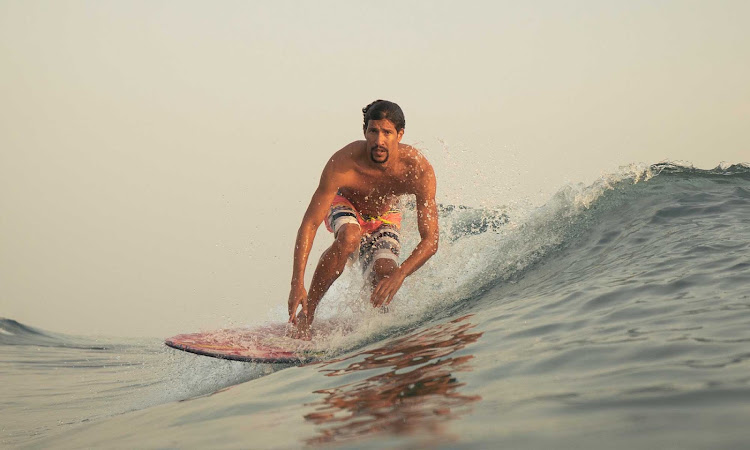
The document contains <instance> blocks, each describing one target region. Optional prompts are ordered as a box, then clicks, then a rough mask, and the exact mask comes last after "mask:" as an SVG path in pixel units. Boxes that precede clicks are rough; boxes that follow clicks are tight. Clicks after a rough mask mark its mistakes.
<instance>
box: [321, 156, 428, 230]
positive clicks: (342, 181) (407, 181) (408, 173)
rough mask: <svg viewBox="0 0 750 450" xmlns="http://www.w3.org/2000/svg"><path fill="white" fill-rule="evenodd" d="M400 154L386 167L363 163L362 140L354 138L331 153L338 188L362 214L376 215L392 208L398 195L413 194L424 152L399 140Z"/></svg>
mask: <svg viewBox="0 0 750 450" xmlns="http://www.w3.org/2000/svg"><path fill="white" fill-rule="evenodd" d="M399 150H400V151H399V158H398V161H397V162H396V164H393V165H392V166H391V167H389V168H388V169H387V170H381V169H379V168H371V167H368V166H367V165H366V162H367V159H366V158H368V154H367V151H366V147H365V141H357V142H353V143H352V144H350V145H349V146H347V147H345V148H344V149H342V150H341V151H339V152H338V153H337V154H336V155H334V159H336V160H337V163H338V164H337V166H338V167H337V169H339V170H337V172H339V177H337V178H338V181H339V182H338V186H339V188H338V192H339V194H340V195H342V196H343V197H345V198H346V199H347V200H349V201H350V202H352V204H353V205H354V207H355V208H357V210H358V211H359V212H360V213H362V214H365V215H369V216H379V215H382V214H384V213H385V212H387V211H388V210H389V209H392V208H393V206H394V205H395V203H396V202H397V201H398V198H399V197H400V196H401V195H405V194H415V193H416V190H417V187H418V182H419V178H420V174H421V173H422V170H423V167H422V164H423V162H424V161H425V159H424V156H422V154H421V153H419V151H418V150H416V149H415V148H413V147H411V146H408V145H404V144H399Z"/></svg>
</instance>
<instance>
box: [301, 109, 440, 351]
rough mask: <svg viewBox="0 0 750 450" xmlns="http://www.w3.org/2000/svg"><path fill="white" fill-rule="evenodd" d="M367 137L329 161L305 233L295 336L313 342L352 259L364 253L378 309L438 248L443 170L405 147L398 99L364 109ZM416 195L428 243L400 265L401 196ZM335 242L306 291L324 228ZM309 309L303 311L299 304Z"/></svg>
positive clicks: (422, 231) (419, 222) (306, 218)
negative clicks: (317, 322) (438, 173)
mask: <svg viewBox="0 0 750 450" xmlns="http://www.w3.org/2000/svg"><path fill="white" fill-rule="evenodd" d="M362 113H363V114H364V126H363V129H364V135H365V140H363V141H355V142H352V143H351V144H349V145H347V146H345V147H344V148H342V149H341V150H339V151H338V152H336V153H335V154H334V155H333V156H332V157H331V159H330V161H328V164H326V166H325V168H324V169H323V174H322V175H321V177H320V184H319V185H318V188H317V189H316V191H315V193H314V194H313V197H312V200H311V201H310V205H309V206H308V207H307V211H306V212H305V216H304V218H303V219H302V225H300V228H299V231H298V233H297V241H296V246H295V249H294V269H293V273H292V286H291V292H290V293H289V321H290V322H291V323H292V324H294V325H295V328H294V330H293V332H292V336H293V337H296V338H302V339H310V326H311V324H312V322H313V319H314V317H315V309H316V308H317V307H318V303H319V302H320V299H321V298H323V295H324V294H325V293H326V291H328V288H330V287H331V284H333V282H334V281H335V280H336V279H337V278H338V277H339V275H341V272H343V270H344V266H345V265H346V262H347V260H348V259H349V257H350V255H353V254H354V253H355V252H358V254H359V257H360V258H361V260H362V265H363V267H364V270H365V273H368V274H371V276H372V285H373V292H372V295H371V297H370V302H371V303H372V305H373V306H374V307H384V306H387V305H388V304H389V303H390V302H391V300H393V296H394V295H396V292H397V291H398V289H399V288H400V287H401V284H402V283H403V282H404V278H406V277H407V276H409V275H411V274H412V273H413V272H414V271H415V270H417V269H419V268H420V267H421V266H422V265H423V264H424V263H425V262H426V261H427V260H428V259H429V258H430V257H431V256H432V255H434V254H435V252H436V251H437V248H438V214H437V205H436V203H435V172H434V171H433V169H432V166H431V165H430V163H429V162H428V161H427V159H425V157H424V156H423V155H422V154H421V153H420V152H419V151H417V150H416V149H415V148H413V147H411V146H409V145H405V144H401V138H402V137H403V135H404V127H405V125H406V122H405V120H404V113H403V112H402V111H401V108H400V107H399V106H398V105H397V104H395V103H392V102H389V101H385V100H377V101H375V102H373V103H371V104H370V105H368V106H366V107H365V108H363V109H362ZM408 194H411V195H415V196H416V205H417V225H418V227H419V234H420V236H421V238H422V240H421V241H420V242H419V244H418V245H417V247H416V248H415V249H414V251H413V252H412V254H411V255H410V256H409V257H408V258H406V260H405V261H404V262H403V264H401V266H399V265H398V255H399V251H400V249H401V245H400V236H399V231H400V228H401V213H400V212H399V211H397V210H395V209H394V208H395V206H396V203H397V201H398V197H399V196H401V195H408ZM323 220H325V221H326V228H328V230H329V231H332V232H333V234H334V242H333V244H332V245H331V247H330V248H328V249H327V250H326V251H325V252H323V255H322V256H321V257H320V261H319V262H318V267H317V269H316V270H315V273H314V275H313V279H312V282H311V284H310V292H309V293H308V292H306V291H305V286H304V279H305V265H306V264H307V258H308V256H309V255H310V249H311V247H312V243H313V239H315V234H316V232H317V229H318V226H320V223H321V222H323ZM300 306H301V307H302V308H301V310H300V311H299V312H298V309H299V307H300Z"/></svg>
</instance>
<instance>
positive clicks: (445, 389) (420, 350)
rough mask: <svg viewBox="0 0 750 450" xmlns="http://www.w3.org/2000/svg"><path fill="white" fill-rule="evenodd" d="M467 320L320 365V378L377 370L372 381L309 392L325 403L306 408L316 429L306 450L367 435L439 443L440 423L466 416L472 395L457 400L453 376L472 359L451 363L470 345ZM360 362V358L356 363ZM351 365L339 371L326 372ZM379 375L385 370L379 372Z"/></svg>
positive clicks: (460, 358) (474, 398)
mask: <svg viewBox="0 0 750 450" xmlns="http://www.w3.org/2000/svg"><path fill="white" fill-rule="evenodd" d="M469 317H471V315H467V316H464V317H461V318H458V319H456V320H453V321H451V322H448V323H443V324H439V325H435V326H433V327H430V328H428V329H425V330H422V331H419V332H416V333H412V334H409V335H406V336H402V337H399V338H397V339H393V340H391V341H389V342H388V344H387V345H385V346H383V347H381V348H378V349H372V350H367V351H363V352H360V353H357V354H355V355H353V356H350V357H348V358H343V359H339V360H334V361H329V362H326V363H322V364H321V371H322V372H326V376H329V377H336V376H341V375H347V374H351V373H354V372H359V371H363V370H371V369H381V370H379V371H378V374H377V375H374V376H371V377H369V378H366V379H364V380H361V381H357V382H354V383H349V384H344V385H341V386H338V387H335V388H332V389H324V390H319V391H315V393H316V394H323V395H324V396H325V397H324V398H323V399H322V400H320V401H317V402H314V403H311V404H310V405H308V406H313V407H315V412H312V413H310V414H307V415H306V416H305V419H306V420H308V421H311V422H313V423H315V424H316V425H321V427H319V429H318V433H319V434H318V435H316V436H314V437H312V438H310V439H307V440H306V441H305V442H306V443H307V444H308V445H316V444H330V443H337V444H340V443H342V442H346V441H349V440H352V439H357V438H361V437H363V436H367V435H375V434H381V433H382V434H389V435H404V434H425V435H427V436H430V437H431V438H432V439H436V440H437V439H439V440H440V441H441V442H444V441H445V440H446V438H450V436H446V435H445V430H444V423H445V422H446V421H448V420H450V419H454V418H456V417H458V416H460V415H463V414H465V413H466V412H468V411H469V409H468V407H467V405H468V404H470V403H473V402H475V401H477V400H480V399H481V397H480V396H478V395H463V394H461V393H460V392H459V389H460V388H461V387H462V386H464V383H460V382H459V381H458V379H457V377H456V376H455V373H456V372H466V371H470V370H471V367H470V366H469V364H468V361H469V360H471V359H472V358H473V357H474V356H473V355H462V356H458V357H451V356H449V355H451V354H452V353H454V352H455V351H456V350H460V349H462V348H464V347H466V345H468V344H471V343H473V342H476V341H477V340H478V339H479V338H480V337H481V336H482V333H469V330H471V329H472V328H474V326H475V325H474V324H472V323H471V322H469V321H468V320H467V319H468V318H469ZM362 356H364V358H363V357H362ZM347 360H355V361H353V362H351V363H350V364H349V365H348V366H347V367H346V368H343V369H327V368H326V367H329V366H331V365H338V364H340V363H342V362H345V361H347ZM383 369H390V370H388V371H386V372H383Z"/></svg>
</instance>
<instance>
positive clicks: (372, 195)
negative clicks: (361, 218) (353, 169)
mask: <svg viewBox="0 0 750 450" xmlns="http://www.w3.org/2000/svg"><path fill="white" fill-rule="evenodd" d="M339 193H340V194H341V195H343V196H344V197H346V199H347V200H349V201H350V202H352V204H353V205H354V206H355V207H356V208H357V210H358V211H359V212H361V213H363V214H367V215H374V216H376V215H381V214H384V213H385V212H386V211H388V210H389V209H392V207H393V206H394V205H395V203H396V201H397V200H398V197H400V196H401V195H404V194H410V193H413V186H412V183H409V181H408V180H405V179H404V177H403V176H393V175H383V174H369V173H362V172H359V173H356V174H354V176H352V177H351V178H350V179H349V180H348V182H347V183H346V185H344V186H341V187H340V188H339Z"/></svg>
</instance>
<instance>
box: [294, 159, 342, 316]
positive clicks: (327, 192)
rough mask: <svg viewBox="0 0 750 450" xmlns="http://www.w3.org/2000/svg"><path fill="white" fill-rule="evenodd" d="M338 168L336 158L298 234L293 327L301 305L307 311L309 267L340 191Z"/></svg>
mask: <svg viewBox="0 0 750 450" xmlns="http://www.w3.org/2000/svg"><path fill="white" fill-rule="evenodd" d="M334 165H335V159H333V158H332V159H331V160H330V161H329V162H328V164H327V165H326V167H325V168H324V169H323V174H322V175H321V176H320V183H319V184H318V188H317V189H316V190H315V193H314V194H313V196H312V199H311V200H310V205H309V206H308V207H307V211H305V215H304V217H303V218H302V224H301V225H300V227H299V230H298V231H297V240H296V242H295V246H294V266H293V268H292V282H291V292H290V293H289V320H290V322H292V323H295V322H296V312H297V308H298V307H299V305H300V304H301V305H302V307H303V310H306V309H307V292H306V291H305V267H306V266H307V259H308V257H309V256H310V250H311V249H312V244H313V240H314V239H315V234H316V233H317V231H318V227H319V226H320V224H321V223H322V222H323V220H324V219H325V216H326V213H327V212H328V209H329V208H330V206H331V202H332V201H333V197H334V196H335V195H336V191H337V190H338V186H337V183H336V171H335V168H334ZM305 312H306V311H305Z"/></svg>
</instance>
